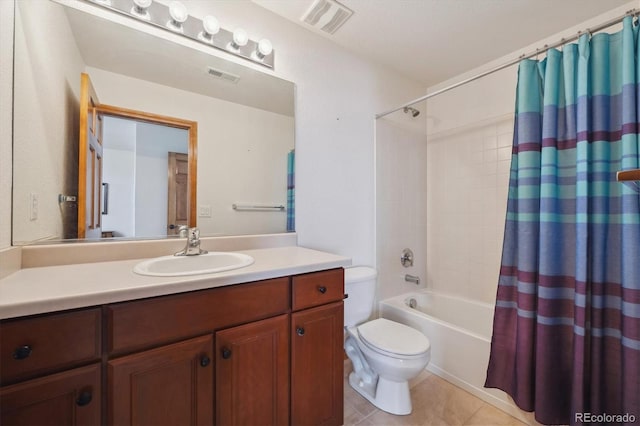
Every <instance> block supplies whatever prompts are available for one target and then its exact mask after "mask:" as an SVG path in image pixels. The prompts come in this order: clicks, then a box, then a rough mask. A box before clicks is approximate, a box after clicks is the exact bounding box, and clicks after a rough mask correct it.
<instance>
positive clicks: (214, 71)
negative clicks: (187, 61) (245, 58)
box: [207, 67, 240, 83]
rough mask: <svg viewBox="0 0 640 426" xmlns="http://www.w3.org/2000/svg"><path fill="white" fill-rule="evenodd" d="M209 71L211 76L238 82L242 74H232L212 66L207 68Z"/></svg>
mask: <svg viewBox="0 0 640 426" xmlns="http://www.w3.org/2000/svg"><path fill="white" fill-rule="evenodd" d="M207 73H209V75H211V76H214V77H216V78H219V79H220V80H225V81H228V82H230V83H237V82H238V81H240V76H238V75H235V74H231V73H228V72H225V71H220V70H218V69H215V68H211V67H208V68H207Z"/></svg>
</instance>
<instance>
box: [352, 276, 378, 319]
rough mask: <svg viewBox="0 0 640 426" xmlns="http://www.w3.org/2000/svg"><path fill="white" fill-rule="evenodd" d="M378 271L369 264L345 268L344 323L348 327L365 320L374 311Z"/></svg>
mask: <svg viewBox="0 0 640 426" xmlns="http://www.w3.org/2000/svg"><path fill="white" fill-rule="evenodd" d="M377 276H378V272H377V271H376V270H375V269H373V268H369V267H367V266H354V267H352V268H346V269H345V270H344V287H345V292H346V293H347V294H348V295H349V297H347V298H346V299H345V300H344V325H345V326H347V327H350V326H353V325H356V324H360V323H362V322H365V321H366V320H368V319H369V317H370V316H371V313H372V312H373V300H374V298H375V294H376V277H377Z"/></svg>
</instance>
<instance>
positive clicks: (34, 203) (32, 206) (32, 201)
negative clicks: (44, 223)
mask: <svg viewBox="0 0 640 426" xmlns="http://www.w3.org/2000/svg"><path fill="white" fill-rule="evenodd" d="M29 220H38V194H35V193H33V192H32V193H30V194H29Z"/></svg>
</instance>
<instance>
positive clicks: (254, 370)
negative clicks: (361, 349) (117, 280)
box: [0, 268, 344, 425]
mask: <svg viewBox="0 0 640 426" xmlns="http://www.w3.org/2000/svg"><path fill="white" fill-rule="evenodd" d="M343 294H344V271H343V269H342V268H338V269H332V270H327V271H321V272H313V273H309V274H302V275H295V276H293V277H283V278H275V279H270V280H264V281H258V282H253V283H246V284H238V285H231V286H223V287H218V288H211V289H207V290H199V291H193V292H189V293H180V294H173V295H167V296H159V297H154V298H149V299H142V300H135V301H130V302H122V303H113V304H108V305H104V306H101V307H95V308H87V309H81V310H76V311H69V312H62V313H53V314H46V315H39V316H35V317H29V318H20V319H12V320H5V321H2V322H0V343H2V345H1V346H0V365H1V366H2V369H1V370H0V384H1V385H2V387H0V417H1V421H0V423H1V424H2V425H5V424H6V425H10V424H42V425H45V424H46V425H48V424H65V425H67V424H68V425H75V424H78V425H80V424H91V425H96V424H101V423H104V422H105V421H106V422H107V424H110V425H128V424H140V425H142V424H153V425H175V424H185V425H186V424H191V425H211V424H219V425H256V424H274V425H275V424H277V425H286V424H294V425H303V424H304V425H312V424H318V425H320V424H323V425H340V424H342V419H343V413H342V412H343V406H342V404H343V403H342V398H343V385H342V380H343V379H342V375H343V373H342V370H343V359H342V355H341V353H342V352H341V349H342V339H343V337H342V334H343V331H342V330H343V319H342V318H343V303H342V298H343ZM7 345H10V346H11V348H9V347H8V346H7ZM64 348H66V349H68V350H67V352H63V353H58V352H57V351H58V350H60V349H64ZM47 353H49V354H48V355H47ZM17 358H19V359H17ZM25 359H27V361H26V362H23V363H21V361H23V360H25ZM102 404H106V406H103V405H102Z"/></svg>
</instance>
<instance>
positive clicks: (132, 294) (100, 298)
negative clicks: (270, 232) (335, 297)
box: [0, 247, 351, 319]
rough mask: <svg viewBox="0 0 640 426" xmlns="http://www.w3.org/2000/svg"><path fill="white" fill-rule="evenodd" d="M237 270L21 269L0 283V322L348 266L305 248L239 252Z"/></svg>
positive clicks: (122, 265) (123, 263)
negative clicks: (174, 273) (164, 273)
mask: <svg viewBox="0 0 640 426" xmlns="http://www.w3.org/2000/svg"><path fill="white" fill-rule="evenodd" d="M238 253H245V254H248V255H249V256H252V257H253V258H254V259H255V262H254V263H253V264H252V265H249V266H246V267H244V268H241V269H236V270H232V271H226V272H218V273H213V274H203V275H191V276H182V277H148V276H142V275H138V274H135V273H134V272H133V267H134V265H136V264H137V263H139V262H141V261H142V260H143V259H134V260H120V261H112V262H96V263H84V264H73V265H60V266H46V267H39V268H26V269H21V270H19V271H17V272H15V273H13V274H11V275H9V276H8V277H6V278H4V279H2V280H0V319H5V318H13V317H19V316H24V315H33V314H41V313H45V312H54V311H60V310H65V309H74V308H81V307H87V306H95V305H101V304H104V303H112V302H121V301H125V300H133V299H141V298H145V297H153V296H162V295H167V294H173V293H182V292H186V291H193V290H202V289H206V288H213V287H221V286H225V285H231V284H239V283H245V282H251V281H259V280H264V279H269V278H276V277H282V276H287V275H295V274H304V273H307V272H314V271H320V270H324V269H331V268H339V267H345V266H349V265H351V259H349V258H347V257H343V256H338V255H334V254H330V253H325V252H321V251H317V250H311V249H307V248H303V247H277V248H266V249H258V250H242V251H238Z"/></svg>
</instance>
